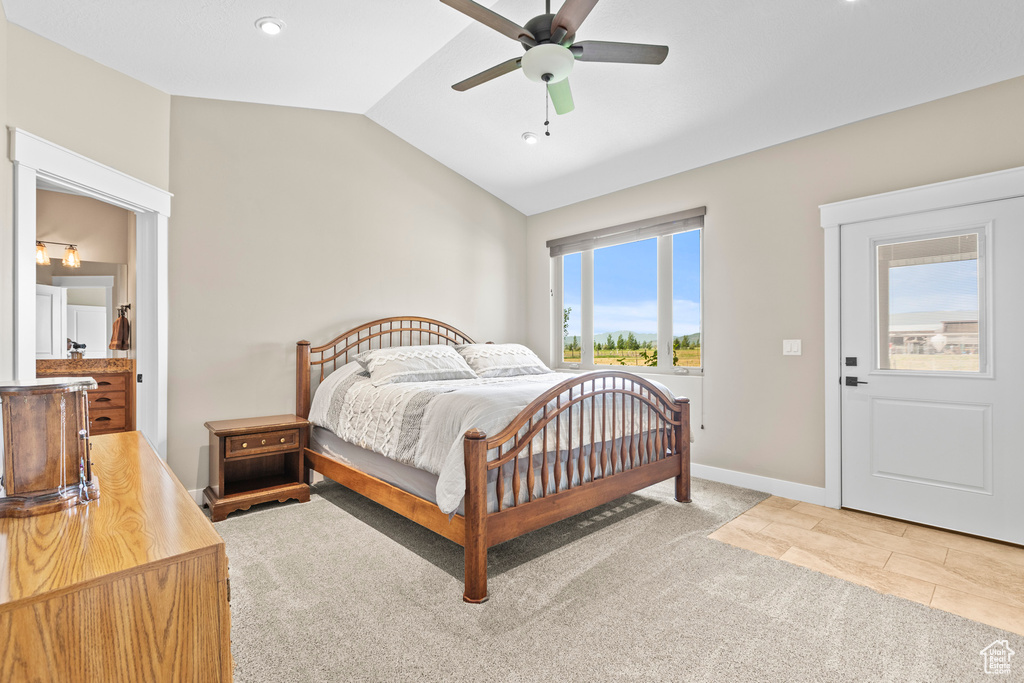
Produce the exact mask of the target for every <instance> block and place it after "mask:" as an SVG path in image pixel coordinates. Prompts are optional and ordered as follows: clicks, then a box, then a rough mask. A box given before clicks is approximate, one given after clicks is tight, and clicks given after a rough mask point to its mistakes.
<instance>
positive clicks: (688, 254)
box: [562, 230, 700, 336]
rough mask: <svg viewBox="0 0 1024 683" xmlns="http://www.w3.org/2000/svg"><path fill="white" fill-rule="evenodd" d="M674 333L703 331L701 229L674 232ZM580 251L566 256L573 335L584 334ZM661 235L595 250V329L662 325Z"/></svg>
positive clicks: (651, 329)
mask: <svg viewBox="0 0 1024 683" xmlns="http://www.w3.org/2000/svg"><path fill="white" fill-rule="evenodd" d="M672 262H673V268H672V271H673V273H672V275H673V278H672V299H673V306H672V309H673V313H672V315H673V322H672V328H673V329H672V332H673V335H675V336H678V335H682V334H692V333H694V332H699V331H700V231H699V230H692V231H690V232H683V233H678V234H676V235H674V236H673V238H672ZM581 263H582V259H581V255H580V254H570V255H568V256H565V257H563V266H562V277H563V283H564V289H563V305H565V306H572V309H573V310H572V314H571V317H570V320H569V335H570V336H572V335H581V331H580V316H579V311H580V301H581V298H580V286H581V272H580V266H581ZM657 271H658V240H657V239H656V238H655V239H649V240H643V241H642V242H631V243H629V244H621V245H618V246H615V247H606V248H604V249H596V250H594V332H595V335H597V336H600V335H601V334H602V333H607V332H614V331H617V330H629V331H632V332H636V333H638V334H656V333H657V331H658V274H657Z"/></svg>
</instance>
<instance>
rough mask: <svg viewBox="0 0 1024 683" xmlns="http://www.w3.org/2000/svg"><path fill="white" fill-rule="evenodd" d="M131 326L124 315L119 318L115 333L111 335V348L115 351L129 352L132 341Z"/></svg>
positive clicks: (115, 325)
mask: <svg viewBox="0 0 1024 683" xmlns="http://www.w3.org/2000/svg"><path fill="white" fill-rule="evenodd" d="M131 334H132V333H131V325H130V324H129V323H128V318H126V317H125V316H124V314H123V313H122V314H120V315H118V316H117V319H116V320H114V332H113V334H111V335H110V346H109V347H108V348H111V349H113V350H114V351H127V350H128V347H129V346H130V344H129V342H130V340H131Z"/></svg>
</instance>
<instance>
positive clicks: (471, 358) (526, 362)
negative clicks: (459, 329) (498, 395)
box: [455, 344, 552, 377]
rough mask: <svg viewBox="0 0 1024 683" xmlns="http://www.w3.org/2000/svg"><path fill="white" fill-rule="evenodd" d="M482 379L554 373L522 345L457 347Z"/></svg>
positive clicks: (465, 345) (468, 345) (471, 345)
mask: <svg viewBox="0 0 1024 683" xmlns="http://www.w3.org/2000/svg"><path fill="white" fill-rule="evenodd" d="M455 348H456V349H458V351H459V353H461V354H462V357H463V358H465V359H466V362H467V363H468V364H469V367H471V368H473V371H474V372H475V373H476V374H477V375H479V376H480V377H516V376H519V375H542V374H544V373H548V372H552V370H551V368H549V367H548V366H546V365H544V363H543V361H541V359H540V358H538V357H537V354H535V353H534V352H533V351H531V350H530V349H528V348H526V347H525V346H523V345H522V344H463V345H461V346H456V347H455Z"/></svg>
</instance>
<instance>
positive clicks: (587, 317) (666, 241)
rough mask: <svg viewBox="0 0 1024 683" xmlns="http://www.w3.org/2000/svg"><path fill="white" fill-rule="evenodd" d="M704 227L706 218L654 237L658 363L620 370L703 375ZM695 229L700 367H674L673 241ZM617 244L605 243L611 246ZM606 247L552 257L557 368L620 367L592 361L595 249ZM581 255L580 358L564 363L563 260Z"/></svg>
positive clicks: (552, 319)
mask: <svg viewBox="0 0 1024 683" xmlns="http://www.w3.org/2000/svg"><path fill="white" fill-rule="evenodd" d="M706 227H707V221H706V219H705V220H704V222H703V224H702V225H699V226H696V227H689V228H683V229H681V230H677V231H675V232H672V233H669V234H665V235H658V236H657V237H655V239H657V240H658V249H657V269H658V270H657V291H658V344H657V349H658V365H657V366H628V365H627V366H622V368H621V369H624V370H629V371H630V372H636V373H641V374H646V373H651V374H659V375H678V376H691V377H693V376H696V377H703V375H704V367H705V363H706V361H705V359H706V356H705V345H704V341H705V339H704V299H705V277H704V238H705V233H704V229H705V228H706ZM694 230H696V231H698V232H700V233H701V235H700V253H699V268H700V278H699V279H700V302H699V303H700V351H701V352H700V366H698V367H693V366H676V365H673V364H672V351H673V349H672V346H673V341H674V337H673V334H672V323H673V319H672V313H673V311H672V301H673V298H672V285H673V281H672V280H673V277H672V276H673V273H674V270H673V268H674V264H673V248H672V242H673V239H672V238H673V237H674V236H675V235H679V234H683V233H686V232H693V231H694ZM644 239H651V237H644V238H640V239H635V240H625V241H623V242H620V244H627V243H630V242H635V241H642V240H644ZM613 246H617V245H608V247H613ZM608 247H600V246H599V247H591V248H589V249H582V250H579V251H574V252H571V253H569V254H560V255H558V256H551V257H550V259H551V266H550V273H551V281H550V284H551V287H550V293H551V316H550V324H551V350H552V353H551V358H552V367H553V368H556V369H560V370H580V371H584V372H589V371H593V370H609V369H620V367H619V366H616V365H597V364H595V363H594V251H595V249H596V248H608ZM576 253H578V254H580V257H581V263H580V273H581V283H580V302H581V306H580V307H581V311H580V328H581V329H580V332H581V335H580V361H579V362H575V363H574V362H566V361H565V360H564V340H563V335H562V324H563V323H562V312H563V310H564V302H563V293H564V279H563V273H564V268H563V259H564V258H565V257H566V256H570V255H572V254H576ZM662 349H666V350H667V353H662V352H661V350H662Z"/></svg>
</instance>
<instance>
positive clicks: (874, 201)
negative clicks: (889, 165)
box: [818, 166, 1024, 508]
mask: <svg viewBox="0 0 1024 683" xmlns="http://www.w3.org/2000/svg"><path fill="white" fill-rule="evenodd" d="M1018 197H1024V166H1022V167H1019V168H1011V169H1007V170H1005V171H996V172H994V173H985V174H983V175H976V176H969V177H966V178H957V179H956V180H948V181H945V182H941V183H933V184H931V185H922V186H919V187H911V188H908V189H905V190H897V191H895V192H886V193H884V194H876V195H871V196H868V197H860V198H857V199H849V200H847V201H842V202H834V203H832V204H823V205H821V206H819V207H818V209H819V210H820V211H821V227H822V228H823V229H824V230H825V288H824V294H825V505H827V506H829V507H833V508H839V507H842V502H843V500H842V496H843V482H842V464H843V457H842V456H843V448H842V444H843V428H842V408H843V405H842V398H843V393H842V385H841V382H842V376H843V362H842V361H843V359H842V341H841V340H842V337H841V332H842V329H841V328H842V325H841V307H840V301H841V294H842V292H841V288H840V266H841V261H840V259H841V257H842V254H841V253H840V248H839V245H840V240H839V236H840V233H841V231H842V228H843V226H846V225H854V224H856V223H863V222H866V221H874V220H879V219H883V218H895V217H897V216H906V215H910V214H915V213H923V212H926V211H941V210H943V209H952V208H955V207H958V206H967V205H970V204H982V203H985V202H995V201H1000V200H1003V199H1015V198H1018Z"/></svg>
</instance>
